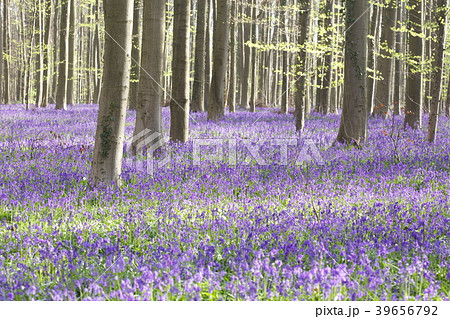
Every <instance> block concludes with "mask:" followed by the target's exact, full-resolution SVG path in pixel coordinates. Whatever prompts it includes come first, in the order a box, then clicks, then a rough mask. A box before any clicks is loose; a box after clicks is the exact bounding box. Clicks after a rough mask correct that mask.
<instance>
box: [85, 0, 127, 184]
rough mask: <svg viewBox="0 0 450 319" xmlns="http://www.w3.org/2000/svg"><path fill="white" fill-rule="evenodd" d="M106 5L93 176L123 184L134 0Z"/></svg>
mask: <svg viewBox="0 0 450 319" xmlns="http://www.w3.org/2000/svg"><path fill="white" fill-rule="evenodd" d="M103 6H104V13H105V33H106V34H105V55H104V59H105V60H104V61H105V62H104V74H103V88H102V93H101V98H100V108H99V113H98V121H97V131H96V134H95V146H94V155H93V161H92V170H91V176H90V180H91V183H92V184H93V185H95V186H99V185H101V184H103V183H105V184H106V185H107V184H108V183H111V182H112V183H114V184H116V185H120V174H121V172H122V157H123V142H124V135H125V118H126V111H127V104H128V92H129V85H130V66H131V61H130V55H131V32H132V31H131V30H132V24H133V2H132V1H128V0H104V1H103ZM124 51H125V52H124Z"/></svg>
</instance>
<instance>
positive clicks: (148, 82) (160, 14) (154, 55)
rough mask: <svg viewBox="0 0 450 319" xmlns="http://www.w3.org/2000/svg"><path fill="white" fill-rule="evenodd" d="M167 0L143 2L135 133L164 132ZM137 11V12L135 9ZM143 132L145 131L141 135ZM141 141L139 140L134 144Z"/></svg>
mask: <svg viewBox="0 0 450 319" xmlns="http://www.w3.org/2000/svg"><path fill="white" fill-rule="evenodd" d="M165 11H166V4H165V0H152V1H148V0H145V1H144V19H143V23H144V24H143V34H142V68H143V70H145V71H143V72H141V74H140V80H139V100H138V101H139V103H138V106H137V114H136V125H135V128H134V136H137V135H138V134H139V133H141V132H143V131H144V130H148V131H147V133H148V134H144V136H143V138H145V135H151V134H154V133H159V134H162V122H161V104H162V99H163V94H162V86H161V84H160V83H161V80H162V75H163V66H164V63H163V57H164V36H165V26H166V21H165ZM135 13H136V11H135ZM141 135H142V134H141ZM160 137H161V136H159V137H158V138H155V139H153V140H151V141H150V143H147V144H146V147H147V148H148V146H149V145H148V144H153V143H156V142H157V141H159V140H160ZM139 143H142V140H136V141H135V143H134V145H133V149H134V152H135V153H136V151H137V150H136V148H135V146H136V145H137V144H139Z"/></svg>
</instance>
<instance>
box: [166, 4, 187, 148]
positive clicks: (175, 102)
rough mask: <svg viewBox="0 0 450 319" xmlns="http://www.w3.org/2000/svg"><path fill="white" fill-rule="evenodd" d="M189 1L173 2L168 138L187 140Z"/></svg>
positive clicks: (178, 140)
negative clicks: (170, 98)
mask: <svg viewBox="0 0 450 319" xmlns="http://www.w3.org/2000/svg"><path fill="white" fill-rule="evenodd" d="M190 8H191V0H174V23H173V58H172V100H171V101H170V138H171V140H173V141H175V142H186V141H187V140H188V139H189V35H190Z"/></svg>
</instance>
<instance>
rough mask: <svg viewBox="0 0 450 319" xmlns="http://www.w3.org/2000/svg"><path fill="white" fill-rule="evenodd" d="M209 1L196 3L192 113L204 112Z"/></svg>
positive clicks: (199, 0) (203, 0)
mask: <svg viewBox="0 0 450 319" xmlns="http://www.w3.org/2000/svg"><path fill="white" fill-rule="evenodd" d="M208 3H209V0H198V2H197V34H196V36H195V62H194V83H193V84H192V101H191V111H192V112H204V111H205V105H204V103H205V66H206V65H205V63H206V61H205V58H206V23H207V21H208V19H207V11H208Z"/></svg>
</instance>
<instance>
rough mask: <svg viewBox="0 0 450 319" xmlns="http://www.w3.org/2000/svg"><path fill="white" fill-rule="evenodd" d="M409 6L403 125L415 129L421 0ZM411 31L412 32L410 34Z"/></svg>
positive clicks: (419, 111)
mask: <svg viewBox="0 0 450 319" xmlns="http://www.w3.org/2000/svg"><path fill="white" fill-rule="evenodd" d="M409 6H410V7H411V9H410V11H409V19H408V21H409V28H408V29H409V31H410V33H409V54H410V56H411V59H412V61H414V64H415V65H416V67H415V66H413V65H412V61H410V62H409V63H408V72H407V73H408V75H407V80H406V106H405V113H406V114H405V121H404V126H405V127H406V126H409V127H410V128H412V129H417V128H419V127H421V126H422V109H423V105H422V76H421V71H422V70H421V61H422V38H421V37H420V34H421V33H422V19H421V0H410V1H409ZM411 32H414V34H412V33H411Z"/></svg>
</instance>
